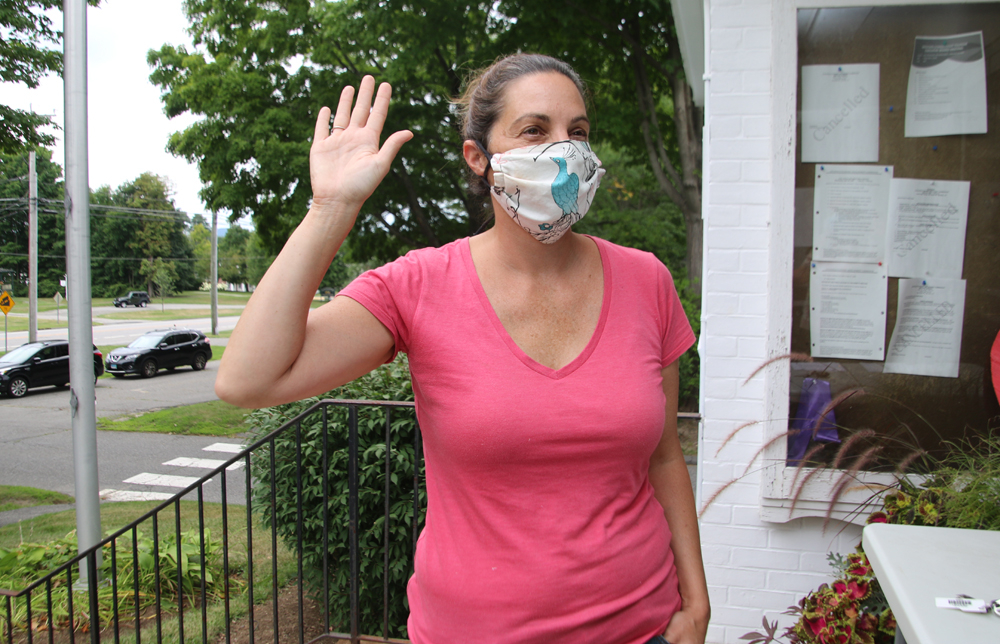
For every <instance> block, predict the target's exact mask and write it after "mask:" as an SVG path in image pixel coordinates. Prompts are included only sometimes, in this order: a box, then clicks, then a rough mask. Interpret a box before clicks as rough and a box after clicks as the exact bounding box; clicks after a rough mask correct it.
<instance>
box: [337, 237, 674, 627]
mask: <svg viewBox="0 0 1000 644" xmlns="http://www.w3.org/2000/svg"><path fill="white" fill-rule="evenodd" d="M594 241H595V243H596V244H597V246H598V248H599V249H600V253H601V261H602V263H603V266H604V299H603V303H602V307H601V316H600V320H599V322H598V324H597V328H596V330H595V331H594V334H593V336H592V338H591V340H590V342H589V343H588V344H587V346H586V348H585V349H584V350H583V352H582V353H581V354H580V355H579V356H578V357H577V358H576V359H575V360H573V361H572V362H570V363H569V364H568V365H566V366H565V367H563V368H561V369H558V370H554V369H550V368H549V367H546V366H544V365H541V364H539V363H537V362H535V361H534V360H532V359H531V358H530V357H529V356H528V355H526V354H525V353H524V352H523V351H522V350H521V349H520V348H519V347H518V346H517V344H516V343H515V342H514V341H513V340H512V339H511V337H510V336H509V335H508V334H507V332H506V331H505V330H504V328H503V325H502V324H501V322H500V319H499V318H498V317H497V315H496V313H495V312H494V311H493V308H492V307H491V305H490V303H489V300H488V299H487V297H486V293H485V291H484V290H483V287H482V284H481V283H480V281H479V277H478V276H477V274H476V270H475V266H474V265H473V262H472V255H471V252H470V250H469V240H468V239H461V240H458V241H456V242H453V243H451V244H448V245H446V246H443V247H440V248H424V249H420V250H416V251H412V252H410V253H408V254H406V255H405V256H404V257H401V258H399V259H397V260H396V261H394V262H391V263H389V264H386V265H385V266H382V267H381V268H378V269H375V270H373V271H369V272H367V273H365V274H363V275H361V276H360V277H359V278H358V279H356V280H355V281H354V282H352V283H351V284H350V285H349V286H347V287H346V288H345V289H344V290H343V291H341V295H346V296H347V297H350V298H352V299H354V300H356V301H357V302H359V303H361V305H362V306H364V307H365V308H366V309H368V310H369V311H370V312H371V313H372V314H374V315H375V317H376V318H378V320H379V321H380V322H382V324H384V325H385V327H386V328H387V329H388V330H389V331H390V332H391V333H392V336H393V338H394V339H395V342H396V351H403V352H405V353H407V354H408V357H409V363H410V372H411V375H412V378H413V391H414V396H415V398H416V409H417V420H418V422H419V423H420V428H421V431H422V432H423V440H424V454H425V463H426V470H427V471H426V483H427V518H426V525H425V527H424V530H423V532H422V533H421V535H420V538H419V539H418V541H417V555H416V569H415V572H414V575H413V577H412V578H411V579H410V582H409V586H408V590H407V594H408V597H409V602H410V617H409V621H408V623H407V626H408V631H409V637H410V639H411V640H412V641H413V642H414V644H455V643H461V644H475V643H477V642H483V643H490V644H502V643H510V644H514V643H517V644H561V643H566V644H570V643H572V644H582V643H586V642H594V643H601V644H642V643H644V642H645V641H646V640H648V639H649V638H650V637H652V636H654V635H656V634H658V633H662V632H663V630H664V629H665V628H666V625H667V623H668V622H669V621H670V618H671V616H672V615H673V613H674V612H675V611H676V610H678V609H679V608H680V605H681V599H680V595H679V593H678V587H677V573H676V569H675V567H674V556H673V553H672V552H671V550H670V528H669V527H668V526H667V522H666V519H665V518H664V514H663V508H662V507H661V506H660V504H659V502H658V501H657V500H656V498H655V497H654V496H653V488H652V486H651V485H650V482H649V475H648V470H649V459H650V456H651V455H652V453H653V450H654V449H655V448H656V446H657V444H658V443H659V441H660V437H661V435H662V433H663V426H664V420H665V418H664V416H665V403H666V401H665V398H664V395H663V388H662V376H661V370H662V369H663V368H664V367H666V366H668V365H669V364H671V363H672V362H674V360H676V359H677V358H678V357H680V355H681V354H682V353H684V352H685V351H686V350H687V349H688V348H689V347H690V346H691V345H692V344H693V343H694V334H693V333H692V331H691V327H690V325H689V324H688V321H687V318H686V317H685V315H684V310H683V309H682V307H681V303H680V300H679V299H678V297H677V293H676V291H675V290H674V285H673V280H672V279H671V277H670V273H669V272H668V271H667V269H666V267H665V266H664V265H663V264H662V263H661V262H660V261H659V260H658V259H656V258H655V256H653V255H651V254H649V253H645V252H641V251H637V250H634V249H630V248H624V247H621V246H616V245H614V244H611V243H609V242H606V241H603V240H600V239H596V238H595V239H594Z"/></svg>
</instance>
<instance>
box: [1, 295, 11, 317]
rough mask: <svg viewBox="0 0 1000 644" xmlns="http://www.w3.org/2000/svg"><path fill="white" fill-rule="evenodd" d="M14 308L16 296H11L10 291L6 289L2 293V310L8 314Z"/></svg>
mask: <svg viewBox="0 0 1000 644" xmlns="http://www.w3.org/2000/svg"><path fill="white" fill-rule="evenodd" d="M12 308H14V298H12V297H11V296H10V293H8V292H7V291H4V292H3V295H0V311H3V314H4V315H7V313H8V312H9V311H10V310H11V309H12Z"/></svg>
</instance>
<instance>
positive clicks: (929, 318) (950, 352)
mask: <svg viewBox="0 0 1000 644" xmlns="http://www.w3.org/2000/svg"><path fill="white" fill-rule="evenodd" d="M964 320H965V280H951V279H901V280H899V305H898V306H897V308H896V328H895V330H893V332H892V338H891V339H890V341H889V354H888V356H887V357H886V360H885V368H884V369H883V370H882V372H883V373H908V374H913V375H916V376H939V377H942V378H957V377H958V367H959V357H960V354H961V351H962V324H963V323H964Z"/></svg>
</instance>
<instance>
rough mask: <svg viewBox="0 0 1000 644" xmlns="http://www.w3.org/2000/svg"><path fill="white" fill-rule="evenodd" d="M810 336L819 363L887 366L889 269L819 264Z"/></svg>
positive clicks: (814, 270) (813, 279) (812, 285)
mask: <svg viewBox="0 0 1000 644" xmlns="http://www.w3.org/2000/svg"><path fill="white" fill-rule="evenodd" d="M809 274H810V278H809V309H810V311H809V313H810V315H809V330H810V335H811V340H810V342H811V344H812V346H811V354H812V356H813V357H815V358H852V359H856V360H882V359H883V356H884V355H885V304H886V300H887V298H888V288H889V287H888V282H889V280H888V277H887V275H886V269H885V265H884V264H883V265H881V266H880V265H878V264H849V263H844V262H813V263H812V267H811V269H810V271H809Z"/></svg>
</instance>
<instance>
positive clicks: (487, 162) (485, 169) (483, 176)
mask: <svg viewBox="0 0 1000 644" xmlns="http://www.w3.org/2000/svg"><path fill="white" fill-rule="evenodd" d="M474 142H475V144H476V147H478V148H479V151H480V152H482V153H483V156H485V157H486V167H485V168H483V174H482V178H483V183H485V184H486V187H487V188H489V189H490V190H492V189H493V186H491V185H490V180H489V179H487V178H486V173H487V172H489V171H490V158H491V157H492V156H493V155H491V154H490V152H489V150H487V149H486V146H485V145H483V144H482V143H480V142H479V141H474Z"/></svg>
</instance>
